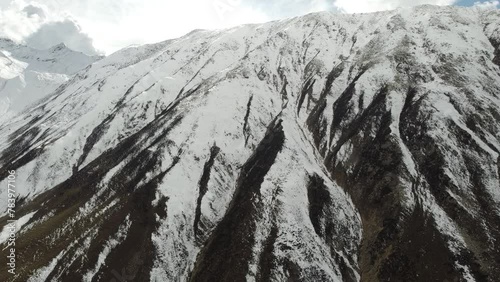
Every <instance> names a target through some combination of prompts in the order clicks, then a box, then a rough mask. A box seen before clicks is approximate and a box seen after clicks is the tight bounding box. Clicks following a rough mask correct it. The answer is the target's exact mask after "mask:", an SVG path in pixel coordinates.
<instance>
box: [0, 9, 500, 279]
mask: <svg viewBox="0 0 500 282" xmlns="http://www.w3.org/2000/svg"><path fill="white" fill-rule="evenodd" d="M499 26H500V12H498V11H496V10H492V11H481V10H476V9H466V8H456V7H432V6H421V7H417V8H414V9H407V10H396V11H389V12H381V13H374V14H362V15H338V14H330V13H319V14H310V15H307V16H304V17H301V18H294V19H290V20H286V21H280V22H272V23H268V24H263V25H247V26H241V27H237V28H234V29H231V30H226V31H216V32H212V31H196V32H193V33H190V34H188V35H186V36H184V37H182V38H179V39H176V40H170V41H166V42H162V43H158V44H155V45H148V46H143V47H138V48H129V49H124V50H122V51H119V52H117V53H115V54H113V55H111V56H109V57H107V58H105V59H103V60H101V61H99V62H97V63H95V64H93V65H92V66H91V67H89V68H88V69H86V70H85V71H83V72H80V73H78V74H77V75H76V76H75V77H74V78H73V79H71V81H69V82H68V83H66V84H64V85H63V86H62V87H60V88H58V89H57V90H56V91H55V92H54V93H53V94H52V95H51V96H50V97H49V98H48V99H47V100H45V101H43V102H41V103H40V104H38V105H37V106H35V107H33V108H31V109H30V110H29V111H27V112H26V113H24V114H23V115H21V116H19V117H18V118H16V119H13V120H12V121H10V122H9V123H8V124H4V125H0V127H1V130H2V132H4V133H5V134H3V135H2V136H0V150H1V155H0V179H1V180H2V181H1V183H0V185H2V187H6V185H7V176H8V175H9V171H11V170H15V171H16V176H17V179H16V186H17V188H16V189H17V192H18V193H19V194H20V195H19V198H18V202H17V203H18V205H17V207H16V211H17V213H16V216H17V217H18V218H22V219H23V220H22V221H21V222H25V223H24V224H23V225H22V226H20V227H19V231H18V239H17V242H16V249H17V253H18V257H19V258H20V259H19V264H18V265H17V269H16V273H17V274H16V276H8V275H7V274H6V273H5V272H2V273H0V280H2V281H110V280H113V279H115V281H495V280H497V277H499V276H500V267H499V265H500V245H499V244H500V243H499V242H500V181H499V179H500V177H499V175H500V96H499V93H500V68H499V66H498V48H499V47H498V44H497V43H498V42H500V41H499V38H500V33H499ZM0 191H1V192H0V207H1V208H2V211H3V217H2V218H1V219H0V224H2V225H3V224H5V223H6V222H7V220H8V218H7V214H6V203H7V200H6V198H7V195H6V191H5V190H4V189H2V190H0ZM5 263H6V258H5V256H2V258H0V264H4V265H5Z"/></svg>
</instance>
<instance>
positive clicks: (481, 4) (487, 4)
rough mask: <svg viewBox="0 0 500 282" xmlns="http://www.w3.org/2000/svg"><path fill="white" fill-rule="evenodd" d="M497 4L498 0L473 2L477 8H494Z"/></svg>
mask: <svg viewBox="0 0 500 282" xmlns="http://www.w3.org/2000/svg"><path fill="white" fill-rule="evenodd" d="M499 4H500V2H499V1H485V2H474V7H478V8H479V9H495V8H497V7H498V5H499Z"/></svg>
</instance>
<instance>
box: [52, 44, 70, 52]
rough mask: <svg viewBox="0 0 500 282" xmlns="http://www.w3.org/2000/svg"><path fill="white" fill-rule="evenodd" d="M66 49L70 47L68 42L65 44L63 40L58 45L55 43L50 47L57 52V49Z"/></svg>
mask: <svg viewBox="0 0 500 282" xmlns="http://www.w3.org/2000/svg"><path fill="white" fill-rule="evenodd" d="M64 49H69V48H68V46H66V44H64V42H61V43H59V44H57V45H54V46H52V47H51V48H50V50H51V51H53V52H56V51H61V50H64Z"/></svg>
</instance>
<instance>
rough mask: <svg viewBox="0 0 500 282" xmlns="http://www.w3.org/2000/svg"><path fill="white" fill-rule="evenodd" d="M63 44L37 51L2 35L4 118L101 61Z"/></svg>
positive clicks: (0, 82) (1, 103)
mask: <svg viewBox="0 0 500 282" xmlns="http://www.w3.org/2000/svg"><path fill="white" fill-rule="evenodd" d="M99 59H100V57H99V56H95V57H89V56H87V55H85V54H83V53H79V52H75V51H72V50H70V49H68V48H67V47H66V46H65V45H64V44H59V45H57V46H54V47H52V48H50V49H48V50H36V49H33V48H30V47H27V46H23V45H19V44H16V43H14V42H13V41H11V40H9V39H3V38H0V114H1V118H0V120H4V121H5V120H8V119H9V118H10V117H12V116H14V115H16V114H17V113H19V112H20V111H22V110H24V109H25V108H26V107H27V106H29V105H31V104H33V103H34V102H36V101H37V100H40V99H42V98H44V97H45V96H47V95H48V94H50V93H52V92H53V91H54V90H55V89H56V88H57V87H58V86H60V85H61V84H63V83H65V82H67V81H68V80H69V79H70V78H71V76H73V75H74V74H75V73H76V72H78V71H80V70H82V69H84V68H86V67H87V66H88V65H90V64H92V63H93V62H95V61H97V60H99Z"/></svg>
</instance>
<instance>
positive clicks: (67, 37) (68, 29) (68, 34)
mask: <svg viewBox="0 0 500 282" xmlns="http://www.w3.org/2000/svg"><path fill="white" fill-rule="evenodd" d="M25 41H26V44H28V46H31V47H33V48H37V49H48V48H50V47H52V46H54V45H56V44H59V43H61V42H63V43H64V44H66V46H68V47H69V48H70V49H72V50H77V51H80V52H83V53H85V54H88V55H96V54H98V53H99V52H97V50H96V49H95V48H94V46H93V40H92V38H90V37H89V36H88V35H87V34H85V33H83V32H82V30H81V28H80V26H79V25H78V24H77V23H76V22H74V21H72V20H70V19H66V20H64V21H57V22H48V23H45V24H43V25H41V26H40V28H39V29H38V30H37V31H35V32H34V33H32V34H31V35H29V36H28V37H27V38H26V39H25Z"/></svg>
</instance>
